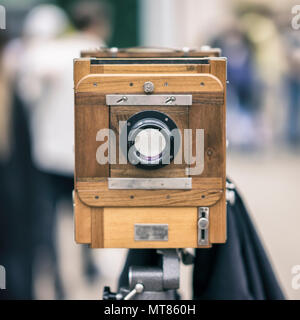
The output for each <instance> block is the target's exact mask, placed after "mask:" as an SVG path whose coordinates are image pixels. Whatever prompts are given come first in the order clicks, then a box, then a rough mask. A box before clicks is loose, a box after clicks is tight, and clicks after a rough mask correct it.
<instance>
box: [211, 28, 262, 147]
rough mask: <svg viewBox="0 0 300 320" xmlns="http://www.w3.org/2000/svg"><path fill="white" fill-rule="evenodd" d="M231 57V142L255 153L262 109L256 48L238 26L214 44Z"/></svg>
mask: <svg viewBox="0 0 300 320" xmlns="http://www.w3.org/2000/svg"><path fill="white" fill-rule="evenodd" d="M213 46H214V47H219V48H221V49H222V55H224V56H226V57H228V65H227V77H228V81H229V84H228V91H227V101H228V107H227V108H228V139H229V143H230V146H233V147H238V148H244V149H250V148H251V149H252V148H255V147H257V146H259V141H260V139H258V137H257V128H256V123H255V121H256V115H257V112H258V109H259V105H260V90H259V88H258V85H257V77H256V70H255V63H254V59H253V48H252V46H251V43H250V42H249V40H248V38H247V36H246V35H245V34H244V33H243V32H242V30H241V29H240V27H239V26H238V25H233V26H232V27H230V28H228V29H226V30H225V31H224V32H223V33H222V34H221V35H219V36H218V37H217V38H216V39H215V40H214V41H213Z"/></svg>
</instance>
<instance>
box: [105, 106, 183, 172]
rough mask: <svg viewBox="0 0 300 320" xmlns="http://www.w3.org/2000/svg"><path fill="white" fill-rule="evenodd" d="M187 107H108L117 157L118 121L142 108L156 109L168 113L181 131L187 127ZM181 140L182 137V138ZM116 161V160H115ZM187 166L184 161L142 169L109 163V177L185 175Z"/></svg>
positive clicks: (125, 118)
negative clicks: (115, 140)
mask: <svg viewBox="0 0 300 320" xmlns="http://www.w3.org/2000/svg"><path fill="white" fill-rule="evenodd" d="M188 108H189V107H185V106H171V107H161V106H155V107H152V106H147V107H142V106H122V107H113V108H111V109H110V128H111V129H112V130H113V131H114V132H115V133H116V138H117V150H116V151H117V159H119V121H126V120H127V119H128V118H129V117H130V116H132V115H134V114H135V113H138V112H141V111H143V110H156V111H160V112H163V113H165V114H166V115H168V116H169V117H170V118H171V119H172V120H173V121H174V122H175V123H176V125H177V127H178V129H180V130H181V132H182V133H183V129H185V128H188ZM182 140H183V139H182ZM117 162H118V161H117ZM186 167H188V165H186V164H185V163H182V164H174V162H172V163H170V164H169V165H167V166H165V167H164V168H161V169H159V170H143V169H139V168H136V167H135V166H133V165H131V164H130V163H128V164H111V165H110V176H111V177H129V178H137V177H140V178H143V177H151V178H154V177H164V178H168V177H185V176H186V175H185V169H186Z"/></svg>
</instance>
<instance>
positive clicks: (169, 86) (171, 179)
mask: <svg viewBox="0 0 300 320" xmlns="http://www.w3.org/2000/svg"><path fill="white" fill-rule="evenodd" d="M74 88H75V89H74V90H75V187H74V221H75V239H76V242H77V243H82V244H90V245H91V247H92V248H200V247H210V246H211V244H213V243H224V242H225V241H226V192H225V190H226V163H225V162H226V129H225V121H226V119H225V110H226V102H225V101H226V100H225V99H226V58H222V57H219V50H217V49H212V50H199V51H197V50H195V51H190V52H187V51H180V50H177V51H176V50H175V51H160V50H151V51H147V50H139V49H136V50H127V51H126V50H124V51H122V50H121V51H116V50H108V49H106V50H99V51H95V52H85V53H83V54H82V57H81V58H79V59H75V60H74ZM121 122H122V123H125V125H124V126H123V127H122V128H121V127H120V123H121ZM160 125H161V126H162V127H164V128H165V131H164V132H169V129H170V130H171V129H173V128H176V129H178V131H179V132H180V133H181V136H180V137H179V138H180V139H179V141H180V146H179V147H176V144H174V141H173V140H174V137H173V138H172V136H171V138H170V139H173V140H171V141H172V143H173V144H172V145H170V146H169V147H170V148H171V151H172V152H173V153H172V152H171V154H172V156H171V160H170V161H169V163H167V164H163V165H160V164H161V162H159V161H161V160H157V159H158V158H155V159H156V160H155V159H154V156H153V159H154V160H155V161H158V162H153V163H154V165H153V166H152V167H151V165H152V163H151V165H149V167H147V166H148V164H149V163H150V162H149V161H152V158H151V157H152V155H151V156H146V158H145V159H144V158H143V159H144V160H143V161H144V162H141V163H142V164H144V165H135V164H132V163H130V161H127V160H128V159H127V157H129V156H128V154H127V155H126V152H124V153H123V151H122V150H123V149H124V148H125V149H126V148H127V151H128V150H129V149H128V148H129V140H127V138H128V139H129V136H130V135H131V134H132V135H133V134H135V131H134V130H136V128H139V129H141V130H140V131H136V132H138V133H137V134H140V132H141V131H143V129H149V128H150V129H151V128H156V130H158V129H157V127H156V126H158V127H159V126H160ZM125 128H126V131H124V132H126V134H125V135H124V132H123V131H122V130H125ZM103 129H104V131H103ZM105 129H110V130H109V131H105ZM188 129H189V130H188ZM101 130H102V131H101ZM197 130H198V133H199V134H198V133H196V131H197ZM158 131H159V130H158ZM105 132H109V134H108V136H107V137H105ZM111 132H113V134H112V133H111ZM128 132H129V133H128ZM160 132H163V131H160ZM155 133H157V131H155ZM124 137H125V139H126V140H124ZM135 137H137V136H135ZM177 137H178V136H177ZM197 138H199V139H198V140H197ZM135 139H137V138H135ZM147 139H149V137H148V138H147ZM147 139H146V140H139V141H142V142H141V145H139V146H138V144H137V142H136V141H137V140H131V144H130V146H132V144H136V145H135V148H136V149H134V150H135V153H134V156H135V157H138V158H139V157H142V153H143V152H144V151H141V150H142V149H143V150H144V149H145V148H146V145H147V143H144V142H145V141H146V142H147V141H150V140H147ZM151 139H152V138H151ZM153 139H154V138H153ZM163 139H164V138H163ZM107 140H110V141H109V143H108V141H107ZM175 140H176V139H175ZM132 141H133V142H132ZM151 141H153V140H151ZM166 141H167V142H166V143H170V140H166ZM111 142H113V143H112V144H111ZM105 144H106V145H108V150H106V151H105V152H104V155H105V156H106V157H107V159H109V161H107V162H105V161H102V160H101V159H100V160H99V159H98V158H97V156H98V155H99V153H101V151H103V150H104V149H105V148H104V147H105ZM174 145H175V147H174ZM101 148H102V149H101ZM122 148H123V149H122ZM139 148H140V149H139ZM165 148H166V147H165ZM170 148H169V154H170ZM175 149H176V150H175ZM164 150H165V149H163V148H162V149H159V151H157V152H158V157H160V156H161V155H162V154H163V152H164ZM125 151H126V150H125ZM179 151H180V152H179ZM151 152H152V151H151ZM184 152H187V153H189V155H191V156H192V157H194V159H195V161H194V163H193V162H191V161H185V155H184ZM113 153H115V155H112V154H113ZM198 153H199V157H198V155H197V154H198ZM178 154H180V155H181V156H178ZM195 155H196V156H195ZM176 157H178V158H176ZM180 157H181V158H180ZM197 157H198V158H199V163H200V164H199V163H198V164H197V159H198V158H197ZM175 158H176V159H177V160H176V161H175ZM186 158H187V159H188V160H190V159H191V157H186ZM121 159H122V160H121ZM149 159H150V160H149ZM124 160H125V162H124ZM180 160H181V161H180ZM126 161H127V163H126ZM197 166H198V167H197Z"/></svg>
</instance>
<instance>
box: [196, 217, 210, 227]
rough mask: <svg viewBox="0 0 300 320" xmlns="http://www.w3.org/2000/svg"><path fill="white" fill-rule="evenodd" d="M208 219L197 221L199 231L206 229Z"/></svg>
mask: <svg viewBox="0 0 300 320" xmlns="http://www.w3.org/2000/svg"><path fill="white" fill-rule="evenodd" d="M208 224H209V222H208V219H206V218H200V219H199V221H198V226H199V228H200V229H207V228H208Z"/></svg>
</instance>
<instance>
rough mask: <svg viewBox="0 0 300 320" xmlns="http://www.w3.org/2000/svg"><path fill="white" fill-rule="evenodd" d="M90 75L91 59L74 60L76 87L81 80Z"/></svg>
mask: <svg viewBox="0 0 300 320" xmlns="http://www.w3.org/2000/svg"><path fill="white" fill-rule="evenodd" d="M89 73H90V59H80V60H79V59H75V60H74V75H73V77H74V87H76V85H77V83H78V82H79V80H80V79H81V78H83V77H84V76H86V75H88V74H89Z"/></svg>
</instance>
